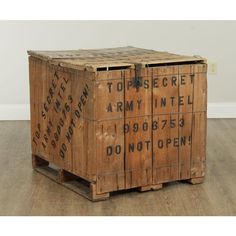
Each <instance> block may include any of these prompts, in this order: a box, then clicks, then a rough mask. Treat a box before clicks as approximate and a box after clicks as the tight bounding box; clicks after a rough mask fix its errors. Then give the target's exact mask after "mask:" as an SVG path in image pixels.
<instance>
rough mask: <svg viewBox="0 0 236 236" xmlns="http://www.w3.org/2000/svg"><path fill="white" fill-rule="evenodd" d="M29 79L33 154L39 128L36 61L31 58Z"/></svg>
mask: <svg viewBox="0 0 236 236" xmlns="http://www.w3.org/2000/svg"><path fill="white" fill-rule="evenodd" d="M29 79H30V121H31V151H32V154H36V153H37V147H38V145H39V144H38V140H37V138H36V137H35V133H36V126H37V104H36V100H37V91H38V90H36V89H35V87H36V86H35V85H36V62H35V59H34V58H33V57H32V56H30V57H29Z"/></svg>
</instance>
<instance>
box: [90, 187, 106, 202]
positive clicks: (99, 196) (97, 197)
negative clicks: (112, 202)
mask: <svg viewBox="0 0 236 236" xmlns="http://www.w3.org/2000/svg"><path fill="white" fill-rule="evenodd" d="M90 194H91V200H92V201H100V200H106V199H108V198H109V197H110V193H102V194H97V188H96V183H90Z"/></svg>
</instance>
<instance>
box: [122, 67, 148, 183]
mask: <svg viewBox="0 0 236 236" xmlns="http://www.w3.org/2000/svg"><path fill="white" fill-rule="evenodd" d="M138 67H139V68H136V69H135V70H134V69H130V70H129V71H126V73H125V103H126V109H125V126H124V128H125V173H126V178H125V183H126V188H134V187H138V186H146V185H150V184H152V130H151V114H152V87H151V75H149V74H148V71H149V70H148V69H146V68H142V67H141V66H138ZM135 79H136V80H137V79H138V80H140V81H138V84H136V83H137V82H136V81H135ZM136 85H138V86H136Z"/></svg>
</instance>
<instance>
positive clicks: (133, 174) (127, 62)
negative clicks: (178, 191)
mask: <svg viewBox="0 0 236 236" xmlns="http://www.w3.org/2000/svg"><path fill="white" fill-rule="evenodd" d="M28 54H29V55H30V56H29V71H30V104H31V131H32V158H33V167H34V168H35V169H36V170H37V171H39V172H41V173H43V174H45V175H47V176H49V177H51V178H52V179H55V180H56V181H58V182H59V183H61V184H63V185H65V186H66V187H68V188H70V189H72V190H74V191H76V192H78V193H80V194H81V195H83V196H85V197H87V198H89V199H91V200H101V199H106V198H108V197H109V193H110V192H113V191H117V190H122V189H130V188H139V189H140V190H141V191H146V190H151V189H159V188H161V187H162V184H163V183H166V182H171V181H176V180H188V181H189V182H191V183H193V184H194V183H201V182H202V181H203V177H204V175H205V159H206V158H205V157H206V104H207V103H206V100H207V74H206V72H207V64H206V61H205V60H204V59H203V58H201V57H199V56H180V55H175V54H170V53H167V52H156V51H153V50H145V49H140V48H135V47H120V48H109V49H99V50H76V51H29V52H28Z"/></svg>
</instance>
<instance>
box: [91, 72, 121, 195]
mask: <svg viewBox="0 0 236 236" xmlns="http://www.w3.org/2000/svg"><path fill="white" fill-rule="evenodd" d="M95 88H96V90H95V94H96V95H95V96H96V98H95V108H96V112H95V120H96V121H95V122H96V123H95V137H96V158H97V163H96V165H97V193H98V194H100V193H104V192H108V191H114V190H118V189H123V188H124V132H123V127H124V109H125V108H124V73H123V72H122V71H121V70H119V71H107V72H98V73H97V81H96V82H95Z"/></svg>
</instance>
